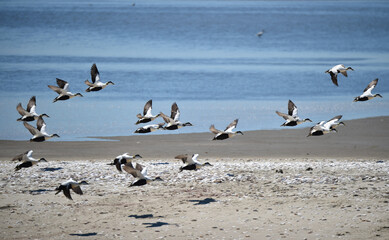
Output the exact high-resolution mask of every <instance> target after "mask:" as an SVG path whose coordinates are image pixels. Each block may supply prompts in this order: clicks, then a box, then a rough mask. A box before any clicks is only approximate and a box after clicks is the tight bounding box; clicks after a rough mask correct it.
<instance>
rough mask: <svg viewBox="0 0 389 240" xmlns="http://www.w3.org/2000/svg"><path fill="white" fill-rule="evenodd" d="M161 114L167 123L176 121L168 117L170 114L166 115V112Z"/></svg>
mask: <svg viewBox="0 0 389 240" xmlns="http://www.w3.org/2000/svg"><path fill="white" fill-rule="evenodd" d="M160 116H161V117H162V118H163V120H164V121H165V122H166V123H167V124H169V123H174V120H173V119H171V118H170V117H168V116H166V115H165V114H164V113H162V112H161V113H160Z"/></svg>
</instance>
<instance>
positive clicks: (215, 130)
mask: <svg viewBox="0 0 389 240" xmlns="http://www.w3.org/2000/svg"><path fill="white" fill-rule="evenodd" d="M209 131H211V132H212V133H213V134H218V133H220V132H221V131H220V130H218V129H216V128H215V125H213V124H212V125H211V126H210V127H209Z"/></svg>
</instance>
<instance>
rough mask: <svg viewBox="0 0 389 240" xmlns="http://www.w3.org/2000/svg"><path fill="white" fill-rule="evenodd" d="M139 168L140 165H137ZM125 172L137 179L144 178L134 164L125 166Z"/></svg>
mask: <svg viewBox="0 0 389 240" xmlns="http://www.w3.org/2000/svg"><path fill="white" fill-rule="evenodd" d="M137 168H138V164H137ZM123 170H124V171H126V172H128V173H129V174H131V175H132V176H133V177H135V178H142V177H143V175H142V174H141V171H140V170H139V169H136V168H134V166H133V165H132V163H126V164H124V166H123Z"/></svg>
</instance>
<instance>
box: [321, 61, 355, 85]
mask: <svg viewBox="0 0 389 240" xmlns="http://www.w3.org/2000/svg"><path fill="white" fill-rule="evenodd" d="M347 70H352V71H354V69H353V68H352V67H347V68H346V67H345V66H344V65H343V64H339V65H336V66H334V67H332V68H331V69H328V70H327V71H325V73H329V74H330V76H331V80H332V82H333V83H334V84H335V85H336V86H339V85H338V73H341V74H343V76H345V77H347Z"/></svg>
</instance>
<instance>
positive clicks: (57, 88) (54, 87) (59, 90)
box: [47, 85, 66, 94]
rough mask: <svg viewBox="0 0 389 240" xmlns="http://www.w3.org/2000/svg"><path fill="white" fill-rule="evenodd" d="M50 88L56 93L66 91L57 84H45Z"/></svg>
mask: <svg viewBox="0 0 389 240" xmlns="http://www.w3.org/2000/svg"><path fill="white" fill-rule="evenodd" d="M47 86H48V87H49V88H50V89H51V90H53V91H54V92H56V93H58V94H63V93H66V91H65V90H63V89H62V88H60V87H57V86H53V85H47Z"/></svg>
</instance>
